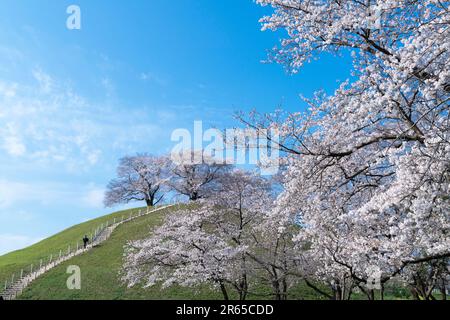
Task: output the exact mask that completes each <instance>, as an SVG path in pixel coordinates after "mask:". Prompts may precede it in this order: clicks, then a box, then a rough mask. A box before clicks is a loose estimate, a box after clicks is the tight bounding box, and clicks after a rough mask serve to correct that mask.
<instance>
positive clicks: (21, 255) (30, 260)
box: [0, 209, 138, 288]
mask: <svg viewBox="0 0 450 320" xmlns="http://www.w3.org/2000/svg"><path fill="white" fill-rule="evenodd" d="M137 211H138V209H132V210H125V211H120V212H116V213H113V214H110V215H107V216H103V217H100V218H97V219H94V220H91V221H87V222H85V223H82V224H79V225H76V226H73V227H71V228H69V229H67V230H64V231H62V232H60V233H58V234H56V235H54V236H52V237H50V238H47V239H45V240H43V241H41V242H39V243H37V244H35V245H33V246H30V247H28V248H25V249H23V250H18V251H14V252H11V253H9V254H6V255H3V256H1V257H0V286H2V285H4V283H5V280H6V279H8V281H9V279H11V275H12V274H13V273H16V277H17V274H18V273H19V272H20V270H21V269H25V270H28V271H29V269H30V265H31V264H33V265H34V267H37V266H39V263H40V260H41V259H43V261H48V260H49V257H50V255H51V254H53V256H54V257H56V256H58V255H59V252H60V250H62V252H67V250H68V246H69V245H71V247H72V248H75V247H76V245H77V242H78V241H79V242H80V243H81V239H82V238H83V236H84V235H85V234H88V235H90V234H91V233H92V232H93V231H94V230H95V229H96V228H98V227H99V226H100V225H101V224H102V223H106V222H110V223H111V222H112V221H113V219H114V218H116V219H121V217H122V216H124V217H128V216H129V214H130V213H131V212H133V213H136V212H137ZM0 288H1V287H0Z"/></svg>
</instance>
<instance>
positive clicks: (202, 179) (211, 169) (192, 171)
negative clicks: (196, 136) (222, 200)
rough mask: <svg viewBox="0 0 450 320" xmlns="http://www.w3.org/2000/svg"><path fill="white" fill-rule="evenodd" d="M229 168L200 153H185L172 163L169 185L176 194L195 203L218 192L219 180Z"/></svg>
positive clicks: (229, 166)
mask: <svg viewBox="0 0 450 320" xmlns="http://www.w3.org/2000/svg"><path fill="white" fill-rule="evenodd" d="M231 168H232V166H231V165H229V164H225V163H223V161H222V162H220V161H216V160H215V159H214V158H211V157H209V156H207V155H204V154H203V152H202V151H192V152H187V153H184V154H182V155H180V156H179V157H176V159H175V161H173V166H172V172H171V174H172V177H171V181H170V185H171V187H172V189H173V190H175V192H177V193H178V194H180V195H183V196H187V197H188V198H189V200H190V201H197V200H199V199H204V198H206V197H210V196H212V195H213V194H214V193H215V192H217V191H218V190H220V179H221V177H222V176H223V175H224V174H226V172H227V171H229V170H230V169H231Z"/></svg>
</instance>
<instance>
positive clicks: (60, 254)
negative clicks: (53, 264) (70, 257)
mask: <svg viewBox="0 0 450 320" xmlns="http://www.w3.org/2000/svg"><path fill="white" fill-rule="evenodd" d="M61 256H62V249H59V258H60V259H61Z"/></svg>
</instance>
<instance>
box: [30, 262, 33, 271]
mask: <svg viewBox="0 0 450 320" xmlns="http://www.w3.org/2000/svg"><path fill="white" fill-rule="evenodd" d="M30 273H33V264H31V268H30Z"/></svg>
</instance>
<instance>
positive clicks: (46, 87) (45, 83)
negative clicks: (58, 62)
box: [33, 69, 53, 93]
mask: <svg viewBox="0 0 450 320" xmlns="http://www.w3.org/2000/svg"><path fill="white" fill-rule="evenodd" d="M33 77H34V78H35V79H36V80H37V81H38V83H39V86H40V88H41V90H42V92H44V93H49V92H50V91H51V90H52V88H53V79H52V77H51V76H50V75H49V74H47V73H45V72H44V71H42V70H41V69H35V70H34V71H33Z"/></svg>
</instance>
